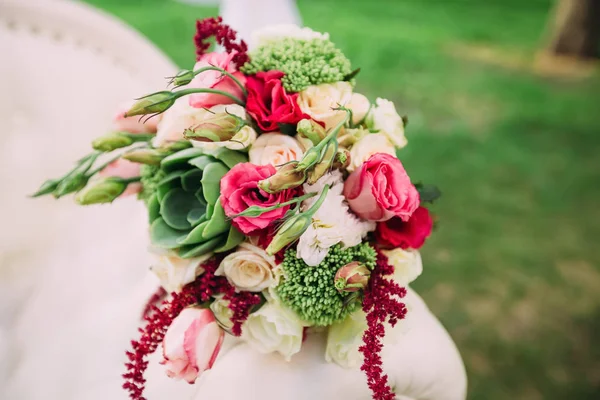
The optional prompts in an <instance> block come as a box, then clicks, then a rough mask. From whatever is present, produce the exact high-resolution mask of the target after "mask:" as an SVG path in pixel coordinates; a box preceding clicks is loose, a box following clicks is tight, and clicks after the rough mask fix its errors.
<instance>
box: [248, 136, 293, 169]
mask: <svg viewBox="0 0 600 400" xmlns="http://www.w3.org/2000/svg"><path fill="white" fill-rule="evenodd" d="M303 154H304V151H303V150H302V146H301V145H300V143H299V142H298V141H297V140H296V139H294V138H293V137H291V136H287V135H284V134H282V133H263V134H262V135H260V136H259V137H258V139H256V141H255V142H254V144H253V145H252V147H250V152H249V154H248V155H249V157H250V162H251V163H252V164H256V165H268V164H271V165H275V166H277V165H282V164H285V163H287V162H290V161H293V160H300V159H301V158H302V155H303Z"/></svg>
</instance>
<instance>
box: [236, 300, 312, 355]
mask: <svg viewBox="0 0 600 400" xmlns="http://www.w3.org/2000/svg"><path fill="white" fill-rule="evenodd" d="M303 330H304V325H303V324H302V321H301V320H300V319H299V318H298V317H297V316H296V314H295V313H294V312H293V311H292V310H289V309H287V308H285V307H283V306H282V305H281V304H280V303H279V302H278V301H274V300H271V301H268V302H267V303H266V304H265V305H264V306H262V307H261V308H260V309H259V310H258V311H256V312H254V313H252V314H250V316H249V317H248V319H247V320H246V322H245V323H244V327H243V329H242V332H243V333H242V338H243V339H245V340H246V341H247V342H248V343H249V344H250V345H251V346H253V347H254V348H256V349H257V350H258V351H260V352H261V353H272V352H278V353H280V354H281V355H282V356H283V357H284V358H285V360H286V361H290V359H291V356H292V355H294V354H296V353H297V352H299V351H300V347H301V346H302V334H303Z"/></svg>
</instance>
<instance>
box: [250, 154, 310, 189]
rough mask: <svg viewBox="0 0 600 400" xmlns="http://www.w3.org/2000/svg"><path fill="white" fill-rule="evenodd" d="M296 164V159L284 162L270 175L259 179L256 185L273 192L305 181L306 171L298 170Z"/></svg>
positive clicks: (296, 185) (290, 187)
mask: <svg viewBox="0 0 600 400" xmlns="http://www.w3.org/2000/svg"><path fill="white" fill-rule="evenodd" d="M297 166H298V162H297V161H292V162H290V163H288V164H285V165H284V166H283V167H281V168H279V169H278V170H277V172H276V173H275V174H274V175H272V176H271V177H269V178H267V179H263V180H262V181H259V182H258V187H259V188H260V189H262V190H264V191H265V192H267V193H272V194H273V193H279V192H281V191H282V190H286V189H293V188H296V187H298V186H300V185H302V184H303V183H304V182H305V181H306V171H298V170H297Z"/></svg>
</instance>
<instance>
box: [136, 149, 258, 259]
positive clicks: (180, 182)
mask: <svg viewBox="0 0 600 400" xmlns="http://www.w3.org/2000/svg"><path fill="white" fill-rule="evenodd" d="M246 161H248V160H247V158H246V156H245V155H244V154H242V153H239V152H236V151H233V150H229V149H225V148H218V149H216V150H210V151H209V150H205V149H199V148H188V149H185V150H181V151H179V152H177V153H174V154H171V155H169V156H167V157H166V158H164V159H163V160H162V162H161V164H160V168H156V169H154V170H153V171H152V172H153V173H154V176H157V177H161V179H160V180H159V181H158V182H156V180H154V182H153V184H152V185H151V187H150V188H146V189H151V190H153V192H152V193H148V192H146V196H147V206H148V213H149V218H150V238H151V241H152V243H153V245H155V246H157V247H161V248H164V249H172V250H176V251H177V252H178V253H179V256H180V257H182V258H191V257H197V256H200V255H202V254H206V253H208V252H216V253H219V252H225V251H228V250H231V249H233V248H234V247H235V246H237V245H238V244H239V243H240V242H241V241H242V240H243V239H244V236H243V234H242V233H241V232H239V231H238V230H237V229H236V228H234V227H233V226H232V225H231V222H230V221H229V220H228V219H227V218H226V216H225V212H224V210H223V207H222V206H221V202H220V200H219V196H220V181H221V178H222V177H223V176H224V175H225V174H226V173H227V171H229V169H230V168H232V167H233V166H234V165H236V164H238V163H240V162H246ZM148 172H150V170H149V169H148V170H147V171H146V173H148ZM146 180H147V181H151V177H146Z"/></svg>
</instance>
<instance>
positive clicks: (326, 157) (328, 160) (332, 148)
mask: <svg viewBox="0 0 600 400" xmlns="http://www.w3.org/2000/svg"><path fill="white" fill-rule="evenodd" d="M337 148H338V144H337V141H335V140H333V141H331V142H329V144H328V145H327V147H325V150H324V151H323V153H324V154H323V156H322V158H321V161H320V162H319V163H318V164H317V165H315V167H314V168H313V169H312V170H311V171H310V172H309V173H308V180H307V182H308V184H309V185H314V184H315V182H316V181H318V180H319V179H320V178H321V177H322V176H323V175H325V173H326V172H327V171H328V170H329V169H331V166H332V165H333V161H334V160H335V156H336V155H337Z"/></svg>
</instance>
